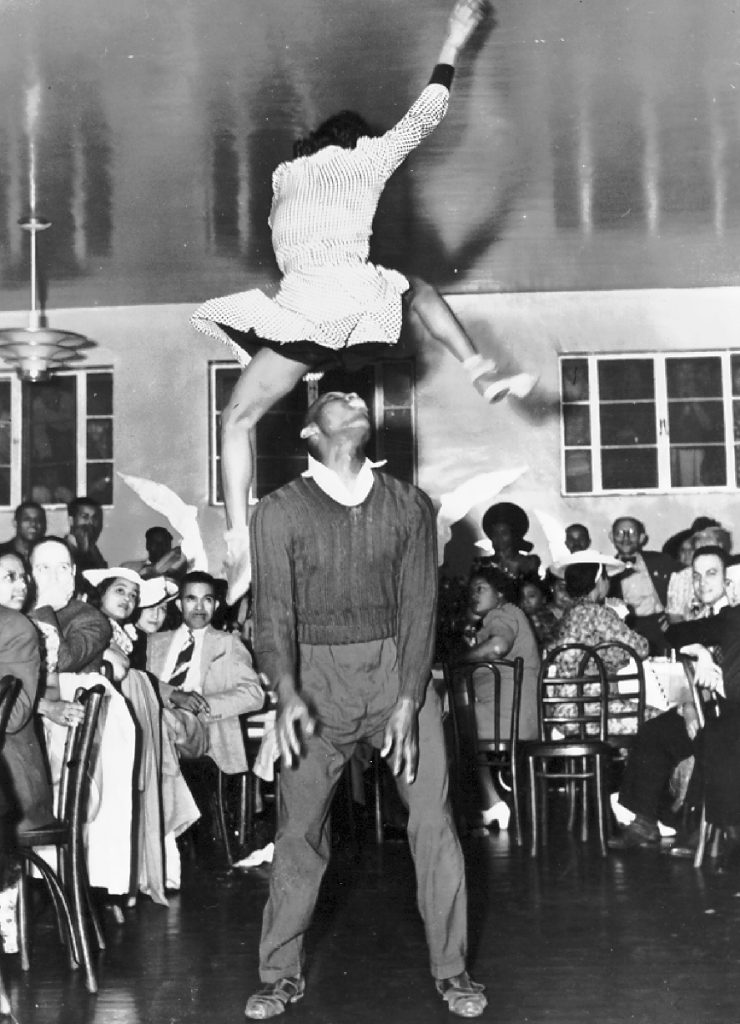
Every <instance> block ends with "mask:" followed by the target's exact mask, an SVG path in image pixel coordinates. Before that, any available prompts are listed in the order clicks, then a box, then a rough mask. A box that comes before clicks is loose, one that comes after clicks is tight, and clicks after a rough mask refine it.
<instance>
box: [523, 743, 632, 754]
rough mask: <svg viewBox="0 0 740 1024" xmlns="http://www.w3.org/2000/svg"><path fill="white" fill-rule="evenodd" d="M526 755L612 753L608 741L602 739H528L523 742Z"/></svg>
mask: <svg viewBox="0 0 740 1024" xmlns="http://www.w3.org/2000/svg"><path fill="white" fill-rule="evenodd" d="M522 746H523V748H524V755H525V757H526V756H528V755H530V756H531V755H536V756H538V757H593V755H594V754H610V753H611V751H612V748H611V746H610V745H609V743H608V742H606V741H602V740H596V739H595V740H576V741H574V742H571V741H569V740H527V741H525V742H523V743H522Z"/></svg>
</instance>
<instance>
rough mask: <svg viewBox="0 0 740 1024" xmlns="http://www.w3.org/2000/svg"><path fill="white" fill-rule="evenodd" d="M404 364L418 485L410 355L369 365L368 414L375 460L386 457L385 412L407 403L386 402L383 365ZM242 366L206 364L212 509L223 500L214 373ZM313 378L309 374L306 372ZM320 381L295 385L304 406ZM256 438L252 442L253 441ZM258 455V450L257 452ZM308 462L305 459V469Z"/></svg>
mask: <svg viewBox="0 0 740 1024" xmlns="http://www.w3.org/2000/svg"><path fill="white" fill-rule="evenodd" d="M399 364H404V365H406V366H407V367H408V369H409V377H410V381H411V384H410V401H409V405H408V408H409V410H410V429H411V434H412V445H413V450H412V453H411V459H412V463H413V473H412V480H411V481H410V482H411V483H413V484H415V485H416V484H417V479H418V471H419V464H418V444H417V436H418V430H417V407H416V363H415V360H414V359H413V358H405V359H393V360H389V361H388V363H387V364H386V363H384V362H382V361H381V362H378V363H375V364H373V365H372V366H370V367H369V368H370V369H372V371H373V373H374V376H375V381H374V389H373V396H372V402H371V403H370V414H371V419H372V426H373V437H374V439H375V443H376V446H377V448H378V451H377V453H376V457H377V459H378V460H379V461H380V460H383V459H385V457H386V456H385V454H384V452H383V428H384V425H385V420H386V415H387V414H388V413H389V412H391V411H393V410H398V409H403V408H407V406H403V405H396V404H391V403H390V402H387V401H385V390H384V384H383V368H384V366H385V365H390V366H393V365H399ZM238 369H241V364H240V363H238V362H237V361H236V360H231V359H214V360H209V363H208V470H207V486H208V504H209V506H211V507H213V508H223V507H224V502H223V500H220V499H219V498H218V484H219V477H218V473H219V467H220V456H219V455H218V436H217V435H218V422H219V410H218V408H217V403H216V395H217V374H218V372H219V371H223V370H238ZM308 376H309V378H311V377H312V375H311V374H309V375H308ZM319 383H320V382H319V381H314V380H312V379H309V380H306V378H305V377H304V378H303V380H302V381H301V382H300V383H299V384H298V385H297V387H303V388H305V389H306V408H308V406H309V404H310V403H311V402H312V401H313V400H314V398H316V397H317V396H318V394H319ZM256 443H257V442H256V440H255V444H256ZM256 455H257V458H259V453H256ZM307 465H308V460H307V459H306V461H305V465H304V468H306V467H307ZM254 487H255V481H254V480H253V481H252V484H251V485H250V490H249V502H250V504H253V503H256V501H257V498H256V496H255V493H254Z"/></svg>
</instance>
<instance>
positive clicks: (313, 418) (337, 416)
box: [301, 391, 370, 458]
mask: <svg viewBox="0 0 740 1024" xmlns="http://www.w3.org/2000/svg"><path fill="white" fill-rule="evenodd" d="M301 437H304V438H311V439H313V440H314V442H315V443H314V444H313V445H311V449H312V451H311V454H312V455H313V456H314V457H315V458H320V454H319V452H318V451H317V450H316V449H317V447H318V448H320V447H322V446H324V445H326V444H327V443H328V444H329V445H331V444H332V443H333V442H337V441H339V440H341V439H342V438H347V437H351V438H352V439H353V440H354V441H355V443H356V445H357V447H358V448H361V447H363V446H364V445H365V444H366V443H367V440H368V438H369V437H370V413H369V411H368V408H367V405H366V404H365V402H364V401H363V400H362V399H361V398H360V396H359V395H358V394H356V393H355V392H354V391H350V392H349V393H345V392H343V391H328V392H327V393H326V394H325V395H321V396H320V397H319V398H317V399H316V401H315V402H314V403H313V405H312V406H311V407H310V409H309V410H308V413H307V414H306V423H305V426H304V428H303V430H302V431H301Z"/></svg>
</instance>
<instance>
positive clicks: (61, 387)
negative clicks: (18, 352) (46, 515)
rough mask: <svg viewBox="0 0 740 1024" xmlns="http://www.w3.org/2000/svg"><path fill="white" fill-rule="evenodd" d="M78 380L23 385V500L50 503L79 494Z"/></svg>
mask: <svg viewBox="0 0 740 1024" xmlns="http://www.w3.org/2000/svg"><path fill="white" fill-rule="evenodd" d="M76 388H77V378H76V377H61V376H60V377H54V378H53V379H52V380H50V381H44V382H43V383H40V384H23V385H22V391H21V400H22V407H23V453H24V458H23V488H22V490H23V497H24V498H31V499H32V500H33V501H39V502H42V503H44V502H45V503H47V504H52V503H54V504H56V503H64V502H68V501H71V499H72V498H73V497H74V496H75V494H76V493H77V473H76V457H77V390H76Z"/></svg>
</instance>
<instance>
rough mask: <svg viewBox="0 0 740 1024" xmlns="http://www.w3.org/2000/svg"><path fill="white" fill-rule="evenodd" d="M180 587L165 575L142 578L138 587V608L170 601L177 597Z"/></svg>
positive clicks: (150, 606)
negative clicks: (147, 578)
mask: <svg viewBox="0 0 740 1024" xmlns="http://www.w3.org/2000/svg"><path fill="white" fill-rule="evenodd" d="M179 590H180V588H179V587H178V585H177V584H176V583H175V581H174V580H169V579H167V577H166V576H152V578H151V579H149V580H142V581H141V586H140V588H139V608H153V607H154V606H155V605H157V604H161V603H162V602H163V601H172V600H174V598H176V597H177V595H178V592H179Z"/></svg>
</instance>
